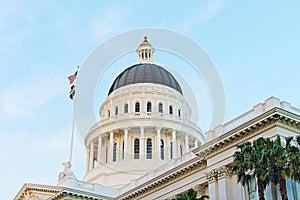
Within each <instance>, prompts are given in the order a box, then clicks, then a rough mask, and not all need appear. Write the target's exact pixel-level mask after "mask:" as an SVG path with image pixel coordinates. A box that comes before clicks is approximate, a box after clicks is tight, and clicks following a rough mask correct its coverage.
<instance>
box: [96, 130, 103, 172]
mask: <svg viewBox="0 0 300 200" xmlns="http://www.w3.org/2000/svg"><path fill="white" fill-rule="evenodd" d="M101 148H102V136H101V135H100V136H99V137H98V155H97V160H98V166H100V165H101V164H102V152H101Z"/></svg>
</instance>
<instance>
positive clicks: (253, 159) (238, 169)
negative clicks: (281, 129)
mask: <svg viewBox="0 0 300 200" xmlns="http://www.w3.org/2000/svg"><path fill="white" fill-rule="evenodd" d="M292 140H293V137H286V138H285V146H283V145H282V143H281V139H280V136H278V137H277V138H276V140H274V141H272V140H270V139H269V138H262V137H261V138H258V139H257V140H255V141H253V144H251V143H250V142H245V143H243V144H241V145H239V146H238V148H239V149H240V151H237V152H235V153H234V163H235V164H234V166H233V172H235V173H236V174H237V177H238V182H241V183H242V185H245V184H246V183H247V182H248V181H249V179H251V178H252V177H256V180H257V188H258V195H259V199H260V200H263V199H264V190H265V188H266V186H267V185H268V184H270V183H271V184H274V185H279V190H280V195H281V199H282V200H288V197H287V190H286V178H292V179H294V180H296V181H298V182H299V181H300V150H299V148H298V147H296V146H294V145H292ZM296 141H297V143H298V146H300V136H297V137H296Z"/></svg>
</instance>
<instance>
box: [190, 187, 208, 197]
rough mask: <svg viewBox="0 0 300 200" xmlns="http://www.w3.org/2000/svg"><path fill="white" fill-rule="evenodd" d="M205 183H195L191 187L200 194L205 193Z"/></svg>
mask: <svg viewBox="0 0 300 200" xmlns="http://www.w3.org/2000/svg"><path fill="white" fill-rule="evenodd" d="M206 187H207V185H203V184H201V185H196V186H195V187H194V188H193V189H194V190H195V191H197V192H198V194H199V195H200V196H202V195H205V188H206Z"/></svg>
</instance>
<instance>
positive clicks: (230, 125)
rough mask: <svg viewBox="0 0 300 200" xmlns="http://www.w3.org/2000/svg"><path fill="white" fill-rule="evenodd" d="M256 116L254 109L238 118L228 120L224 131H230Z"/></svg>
mask: <svg viewBox="0 0 300 200" xmlns="http://www.w3.org/2000/svg"><path fill="white" fill-rule="evenodd" d="M253 118H254V109H252V110H249V111H248V112H246V113H244V114H242V115H240V116H238V117H237V118H235V119H233V120H231V121H229V122H227V123H226V124H224V125H223V132H228V131H230V130H232V129H234V128H236V127H238V126H239V125H241V124H243V123H245V122H247V121H249V120H251V119H253Z"/></svg>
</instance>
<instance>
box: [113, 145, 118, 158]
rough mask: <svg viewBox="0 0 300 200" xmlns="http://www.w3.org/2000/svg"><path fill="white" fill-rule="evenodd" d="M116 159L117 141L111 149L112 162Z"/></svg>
mask: <svg viewBox="0 0 300 200" xmlns="http://www.w3.org/2000/svg"><path fill="white" fill-rule="evenodd" d="M116 160H117V143H114V149H113V162H115V161H116Z"/></svg>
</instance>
